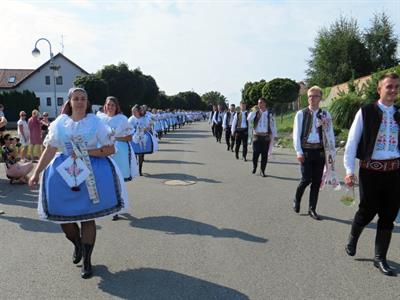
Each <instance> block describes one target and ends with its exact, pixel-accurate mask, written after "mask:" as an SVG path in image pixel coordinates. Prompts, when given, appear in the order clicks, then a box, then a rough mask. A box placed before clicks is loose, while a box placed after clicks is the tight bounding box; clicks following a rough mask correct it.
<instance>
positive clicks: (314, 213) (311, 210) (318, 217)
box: [308, 209, 322, 221]
mask: <svg viewBox="0 0 400 300" xmlns="http://www.w3.org/2000/svg"><path fill="white" fill-rule="evenodd" d="M308 214H309V216H310V217H311V218H313V219H314V220H317V221H320V220H322V218H321V217H320V216H319V215H318V214H317V213H316V211H315V210H314V209H310V210H309V211H308Z"/></svg>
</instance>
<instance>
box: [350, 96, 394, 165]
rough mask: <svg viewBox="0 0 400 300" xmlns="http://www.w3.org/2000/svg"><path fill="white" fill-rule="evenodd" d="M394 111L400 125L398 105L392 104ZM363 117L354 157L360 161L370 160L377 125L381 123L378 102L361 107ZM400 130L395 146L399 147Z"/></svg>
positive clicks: (376, 133) (377, 128)
mask: <svg viewBox="0 0 400 300" xmlns="http://www.w3.org/2000/svg"><path fill="white" fill-rule="evenodd" d="M394 108H395V110H396V112H395V113H394V115H393V118H394V120H395V121H396V123H397V125H400V113H399V111H398V109H399V107H397V106H394ZM361 112H362V118H363V131H362V134H361V139H360V142H359V143H358V147H357V155H356V157H357V158H358V159H359V160H362V161H369V160H371V156H372V153H373V152H374V148H375V142H376V136H377V135H378V131H379V127H380V126H381V123H382V116H383V112H382V110H381V109H380V108H379V106H378V103H377V102H375V103H371V104H367V105H365V106H363V107H361ZM399 142H400V130H399V132H398V142H397V148H398V149H400V143H399Z"/></svg>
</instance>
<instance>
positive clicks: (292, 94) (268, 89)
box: [262, 78, 300, 113]
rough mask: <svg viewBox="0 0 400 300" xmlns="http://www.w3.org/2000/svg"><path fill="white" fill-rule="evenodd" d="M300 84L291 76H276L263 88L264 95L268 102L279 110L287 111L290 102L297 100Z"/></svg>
mask: <svg viewBox="0 0 400 300" xmlns="http://www.w3.org/2000/svg"><path fill="white" fill-rule="evenodd" d="M299 90H300V85H299V84H298V83H297V82H296V81H294V80H291V79H289V78H275V79H272V80H271V81H268V82H267V83H266V84H265V85H264V87H263V89H262V96H263V97H264V98H265V99H266V100H267V104H268V105H269V106H270V107H273V108H274V109H276V110H277V111H278V112H280V113H282V112H285V111H286V110H287V108H288V104H289V103H292V102H294V101H296V100H297V97H298V96H299Z"/></svg>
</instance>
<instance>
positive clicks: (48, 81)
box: [46, 76, 50, 85]
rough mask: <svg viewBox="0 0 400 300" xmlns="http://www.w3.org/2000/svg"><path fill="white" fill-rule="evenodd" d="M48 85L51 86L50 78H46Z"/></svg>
mask: <svg viewBox="0 0 400 300" xmlns="http://www.w3.org/2000/svg"><path fill="white" fill-rule="evenodd" d="M46 85H50V76H46Z"/></svg>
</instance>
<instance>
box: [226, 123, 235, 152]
mask: <svg viewBox="0 0 400 300" xmlns="http://www.w3.org/2000/svg"><path fill="white" fill-rule="evenodd" d="M225 141H226V145H227V146H228V149H231V146H232V148H233V145H235V137H234V136H232V131H231V126H228V127H226V129H225Z"/></svg>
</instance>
